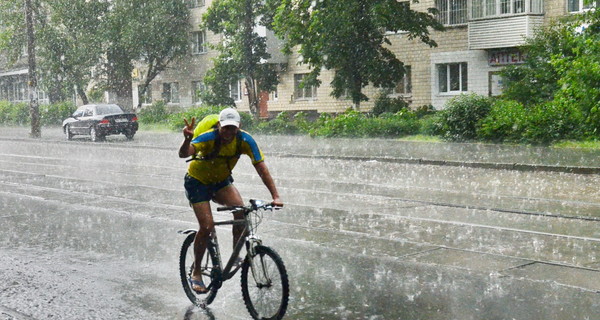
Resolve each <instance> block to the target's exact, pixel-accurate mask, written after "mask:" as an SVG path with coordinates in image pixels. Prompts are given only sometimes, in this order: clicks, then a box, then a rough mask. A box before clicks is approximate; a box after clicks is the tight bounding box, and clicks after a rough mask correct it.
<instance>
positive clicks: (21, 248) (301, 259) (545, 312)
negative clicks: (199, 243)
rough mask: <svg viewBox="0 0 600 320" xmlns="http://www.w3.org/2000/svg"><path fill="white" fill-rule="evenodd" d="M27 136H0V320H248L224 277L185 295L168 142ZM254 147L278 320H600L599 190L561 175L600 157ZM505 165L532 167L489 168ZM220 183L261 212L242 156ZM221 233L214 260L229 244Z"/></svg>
mask: <svg viewBox="0 0 600 320" xmlns="http://www.w3.org/2000/svg"><path fill="white" fill-rule="evenodd" d="M24 137H26V129H25V128H3V129H2V132H1V133H0V150H1V152H0V200H1V201H0V209H1V212H2V214H1V215H2V224H1V226H0V251H2V254H1V255H0V257H1V258H0V266H1V270H2V273H0V277H1V278H2V279H1V280H2V282H3V283H4V285H3V286H2V290H0V301H1V302H0V314H1V315H2V316H3V317H4V319H248V318H249V315H248V313H247V311H246V310H245V306H244V305H243V300H242V296H241V290H240V283H239V276H238V275H236V276H235V277H234V278H233V279H232V280H230V281H228V282H226V283H225V284H224V285H223V287H222V288H221V290H220V291H219V293H218V295H217V298H216V299H215V301H214V302H213V303H212V304H211V305H210V306H208V307H207V308H205V309H203V308H199V307H196V306H194V305H192V304H191V302H189V300H187V298H186V296H185V294H184V292H183V290H182V288H181V284H180V279H179V276H178V254H179V249H180V246H181V242H182V241H183V238H182V236H181V235H179V234H178V233H177V231H178V230H182V229H188V228H195V227H196V223H195V218H194V216H193V214H192V212H191V209H190V208H189V206H188V204H187V203H186V199H185V195H184V193H183V187H182V181H183V179H182V178H183V174H184V173H185V168H186V163H185V162H184V161H183V160H181V159H179V158H178V157H177V156H176V153H177V147H178V144H179V142H180V139H181V137H180V136H179V134H175V133H157V132H151V131H145V132H142V133H141V134H139V135H138V136H137V137H136V139H135V140H133V141H127V140H126V139H125V138H124V137H122V136H115V137H107V141H106V142H102V143H92V142H91V141H89V138H87V137H81V138H78V139H74V140H73V141H64V137H63V136H62V132H61V131H60V128H55V129H49V130H46V134H45V135H44V137H43V138H42V139H41V140H35V139H30V138H24ZM256 139H257V141H258V142H259V144H260V145H261V148H262V149H263V151H264V152H265V155H266V157H267V162H268V165H269V167H270V169H271V171H272V173H273V176H274V178H275V180H276V182H277V184H278V187H279V189H280V193H281V194H282V198H283V199H284V201H285V204H286V205H285V208H284V210H281V211H276V212H274V213H272V214H271V213H268V214H266V215H265V218H264V222H263V224H262V225H261V226H260V228H259V230H258V231H259V235H260V236H261V238H262V239H263V241H264V243H265V244H267V245H268V246H270V247H272V248H274V249H275V250H276V251H277V252H278V253H279V254H280V255H281V256H282V258H283V261H284V263H285V265H286V268H287V271H288V274H289V277H290V287H291V290H290V303H289V307H288V310H287V313H286V317H285V318H286V319H561V320H562V319H593V318H594V317H595V316H596V315H597V310H599V307H600V306H599V300H598V292H599V291H600V282H599V279H600V277H598V275H599V269H600V262H599V261H598V252H599V250H598V248H599V247H598V244H599V239H600V231H599V230H600V228H598V223H599V219H600V217H599V215H598V213H599V212H600V203H599V202H598V199H600V197H599V195H598V190H597V188H595V187H594V186H597V185H598V183H599V182H600V181H599V177H598V175H597V174H577V173H572V172H570V171H569V170H572V169H573V168H577V167H582V164H594V166H593V167H596V166H595V162H594V161H598V160H597V159H598V155H597V154H596V153H594V152H590V151H574V150H569V151H568V152H565V151H562V149H549V148H530V147H511V148H510V150H506V149H504V147H502V146H491V145H479V146H474V145H471V144H453V143H439V144H436V145H435V150H436V153H431V152H430V151H431V148H432V145H431V143H419V142H400V141H380V142H381V143H380V144H377V146H375V145H374V144H373V143H372V142H371V140H360V139H358V140H353V141H352V143H353V145H352V147H350V146H349V144H348V140H346V139H328V140H327V141H315V140H313V139H309V138H305V137H291V136H290V137H285V136H278V137H274V136H257V137H256ZM509 152H510V156H511V157H510V159H512V160H513V161H515V163H517V162H518V163H520V164H526V165H528V167H525V166H519V167H515V168H513V169H498V168H490V167H489V166H488V167H486V166H485V164H493V163H505V162H507V161H508V155H507V153H509ZM415 159H420V161H413V160H415ZM433 160H438V161H439V162H435V164H434V162H433ZM442 161H446V162H447V163H443V162H442ZM448 162H449V163H450V164H448ZM458 163H464V164H465V165H464V166H461V165H458ZM474 164H479V165H474ZM536 167H543V168H544V170H535V168H536ZM588 168H592V166H589V165H588ZM550 169H551V170H550ZM234 177H235V184H236V186H237V187H238V188H239V190H240V192H241V193H242V195H243V196H244V198H245V199H246V200H247V199H249V198H259V199H268V196H269V194H268V191H267V190H266V188H264V186H263V185H262V183H261V181H260V178H259V177H258V176H257V175H256V174H255V173H254V170H253V169H252V168H251V164H250V162H249V161H247V159H244V158H243V159H242V160H241V161H240V163H239V165H238V166H237V167H236V169H235V171H234ZM213 209H214V207H213ZM214 215H215V217H216V219H227V218H228V217H227V215H226V214H223V213H220V212H216V211H215V212H214ZM218 233H219V236H220V238H219V240H220V242H221V248H222V250H224V251H223V252H224V254H227V252H228V250H229V248H231V237H230V231H229V229H228V228H225V227H222V228H221V227H220V228H219V229H218Z"/></svg>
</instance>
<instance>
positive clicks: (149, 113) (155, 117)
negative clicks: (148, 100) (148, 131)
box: [137, 100, 171, 124]
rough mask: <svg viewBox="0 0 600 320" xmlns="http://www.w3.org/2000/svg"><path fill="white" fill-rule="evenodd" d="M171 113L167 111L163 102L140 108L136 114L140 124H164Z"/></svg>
mask: <svg viewBox="0 0 600 320" xmlns="http://www.w3.org/2000/svg"><path fill="white" fill-rule="evenodd" d="M170 115H171V112H169V110H168V109H167V103H166V102H164V101H163V100H159V101H156V102H154V103H153V104H151V105H149V106H146V107H144V108H142V109H141V110H140V111H139V112H137V116H138V118H139V121H140V123H144V124H151V123H166V122H167V121H168V120H169V116H170Z"/></svg>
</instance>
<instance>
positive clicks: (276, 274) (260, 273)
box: [241, 246, 289, 319]
mask: <svg viewBox="0 0 600 320" xmlns="http://www.w3.org/2000/svg"><path fill="white" fill-rule="evenodd" d="M250 261H252V264H253V267H251V265H250ZM241 278H242V295H243V297H244V303H245V304H246V308H247V309H248V312H250V315H251V316H252V318H254V319H281V318H283V316H284V315H285V311H286V310H287V305H288V299H289V284H288V276H287V271H286V270H285V266H284V264H283V260H282V259H281V257H280V256H279V255H278V254H277V252H275V251H274V250H273V249H271V248H269V247H265V246H257V247H256V256H254V257H252V259H249V258H246V261H245V262H244V264H243V265H242V275H241Z"/></svg>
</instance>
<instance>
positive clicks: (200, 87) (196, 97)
mask: <svg viewBox="0 0 600 320" xmlns="http://www.w3.org/2000/svg"><path fill="white" fill-rule="evenodd" d="M202 91H204V83H202V81H192V103H193V104H202V99H200V93H201V92H202Z"/></svg>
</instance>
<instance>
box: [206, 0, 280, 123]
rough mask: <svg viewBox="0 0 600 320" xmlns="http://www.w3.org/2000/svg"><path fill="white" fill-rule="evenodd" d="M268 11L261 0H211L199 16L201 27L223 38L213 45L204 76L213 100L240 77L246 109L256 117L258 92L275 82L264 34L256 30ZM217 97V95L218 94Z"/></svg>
mask: <svg viewBox="0 0 600 320" xmlns="http://www.w3.org/2000/svg"><path fill="white" fill-rule="evenodd" d="M271 15H272V14H271V13H270V12H269V7H268V6H265V1H264V0H215V1H214V2H213V3H212V5H211V6H210V8H209V9H208V11H207V12H206V13H205V15H204V16H203V25H202V27H205V28H207V29H208V30H210V31H212V32H214V33H218V34H221V35H222V36H223V38H224V41H223V42H222V43H220V44H218V45H215V46H214V48H216V49H217V50H218V51H219V52H220V54H219V56H218V57H217V58H215V61H214V66H213V69H212V71H210V72H209V74H208V77H206V78H205V84H207V85H208V86H209V87H210V88H211V89H210V90H211V91H212V93H213V97H214V99H215V100H219V99H220V100H227V98H226V97H224V94H225V93H227V92H229V88H228V86H229V85H230V84H231V83H232V82H234V81H237V80H238V79H241V78H243V79H244V83H245V85H246V90H247V92H248V104H249V106H250V112H251V113H252V115H254V117H255V118H258V112H259V111H258V106H259V104H260V92H262V91H272V90H273V89H274V88H275V86H276V85H277V83H278V80H277V72H276V70H275V66H274V65H273V64H269V63H266V61H267V60H268V59H269V58H270V57H271V55H270V54H269V53H268V52H267V44H266V38H265V37H262V36H259V35H258V33H257V32H256V28H257V27H258V26H265V25H266V21H267V19H268V17H270V16H271ZM219 97H221V98H219Z"/></svg>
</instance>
